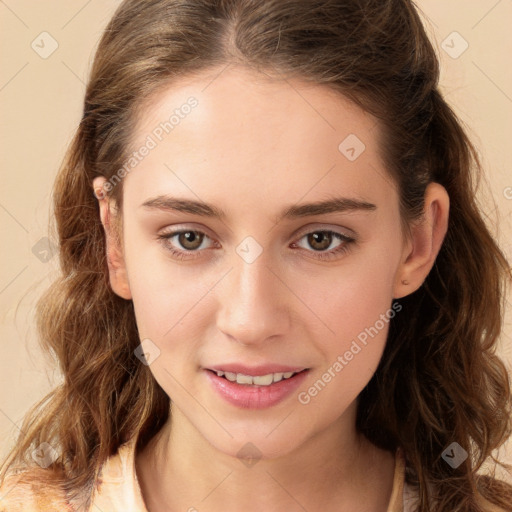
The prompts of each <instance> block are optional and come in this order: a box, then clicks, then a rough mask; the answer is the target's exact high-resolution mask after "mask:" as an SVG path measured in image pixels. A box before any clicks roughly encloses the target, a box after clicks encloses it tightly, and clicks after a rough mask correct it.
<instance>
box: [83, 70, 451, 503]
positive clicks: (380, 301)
mask: <svg viewBox="0 0 512 512" xmlns="http://www.w3.org/2000/svg"><path fill="white" fill-rule="evenodd" d="M189 96H194V97H195V98H197V100H198V102H199V104H198V106H197V107H196V108H195V109H194V110H193V111H192V112H191V113H190V114H189V115H188V116H187V117H186V118H185V119H183V120H181V122H180V124H179V125H178V126H177V127H176V128H175V129H174V130H173V131H172V132H171V133H169V134H168V135H166V137H165V138H164V139H163V140H162V141H161V142H160V143H159V144H158V145H157V147H155V148H154V149H152V150H151V152H150V154H149V155H147V156H146V157H145V158H144V159H143V160H142V161H141V162H140V163H138V165H137V166H136V167H135V168H134V169H133V170H132V171H131V172H130V173H129V174H128V175H127V176H126V177H125V178H124V184H123V186H124V189H123V201H124V203H123V208H122V236H121V237H120V240H118V239H117V238H116V236H115V230H114V222H113V220H115V217H116V215H117V216H119V215H121V212H119V211H118V210H116V208H115V205H113V204H112V203H111V200H109V199H108V198H106V197H104V198H101V199H99V205H100V215H101V220H102V222H103V225H104V227H105V232H106V237H107V251H108V261H109V273H110V283H111V286H112V289H113V290H114V292H115V293H117V294H118V295H119V296H121V297H123V298H125V299H127V300H133V303H134V308H135V314H136V319H137V324H138V327H139V331H140V335H141V340H142V339H145V338H149V339H151V340H152V342H153V343H154V344H155V345H156V346H158V348H159V350H160V355H159V356H158V357H157V358H156V359H155V360H154V361H153V362H152V363H151V365H150V366H149V368H150V370H151V372H152V373H153V375H154V377H155V379H156V380H157V382H158V383H159V384H160V386H161V387H162V388H163V389H164V390H165V392H166V393H167V394H168V395H169V396H170V397H171V399H172V407H171V417H172V420H171V421H169V422H168V423H167V424H166V425H165V427H164V428H163V429H162V430H161V431H160V432H159V433H158V435H157V436H155V437H154V438H153V440H152V441H151V442H150V444H149V445H148V446H147V447H146V448H145V449H144V450H143V451H142V452H141V453H140V454H137V456H136V467H137V474H138V477H139V480H140V484H141V488H142V491H143V495H144V499H145V501H146V504H147V508H148V510H149V511H150V512H160V511H175V510H194V509H193V508H192V507H195V508H196V509H197V510H200V511H202V510H208V511H212V512H213V511H221V510H222V511H224V512H225V511H233V512H234V511H239V510H246V511H261V510H267V511H281V510H289V511H299V510H304V509H306V510H325V511H334V510H336V511H338V512H339V511H352V512H357V511H363V510H372V511H376V512H378V511H383V512H384V511H386V509H387V506H388V503H389V499H390V494H391V489H392V481H393V472H394V455H393V454H391V453H388V452H385V451H382V450H380V449H377V448H376V447H375V446H373V445H372V444H371V443H370V442H368V441H367V440H366V439H365V438H364V437H363V436H361V435H360V434H359V433H358V432H357V431H356V428H355V417H356V407H357V396H358V395H359V393H360V392H361V390H362V389H363V388H364V386H365V385H366V384H367V382H368V381H369V380H370V378H371V376H372V375H373V373H374V372H375V370H376V368H377V365H378V363H379V360H380V358H381V356H382V352H383V349H384V345H385V341H386V336H387V331H388V324H387V323H386V324H385V327H384V328H382V329H381V330H380V331H379V332H378V334H377V335H376V336H374V337H373V338H371V341H370V342H369V343H368V344H367V345H366V346H365V347H364V348H363V349H362V350H361V351H360V352H359V353H358V354H357V356H355V357H354V358H353V359H352V360H351V361H349V362H348V364H347V365H346V366H345V367H344V368H343V370H342V371H341V372H339V373H338V374H337V375H336V377H335V378H333V379H332V380H331V381H330V382H329V383H328V385H327V386H325V388H324V389H323V390H322V391H321V392H320V393H318V394H317V395H316V396H315V397H314V398H312V399H311V400H310V401H309V403H308V404H307V405H303V404H301V403H299V401H298V399H297V393H295V392H294V393H292V395H291V396H290V397H288V398H286V399H285V400H284V401H282V402H280V403H279V404H277V405H274V406H272V407H269V408H266V409H261V410H247V409H242V408H238V407H236V406H234V405H231V404H229V403H227V402H226V401H224V399H223V398H222V397H220V396H219V395H218V394H217V393H216V392H215V391H214V390H213V389H212V387H211V386H210V385H209V382H208V380H207V379H206V377H205V372H204V370H203V368H205V367H209V366H211V365H214V364H219V363H226V362H230V363H231V362H240V363H246V364H249V365H256V364H262V363H265V362H274V363H280V364H288V365H293V366H295V365H297V366H303V367H307V368H310V372H309V374H308V376H307V379H306V381H305V383H304V384H303V385H301V387H300V389H299V391H305V390H306V391H307V389H308V388H309V387H310V386H312V385H313V384H314V382H316V381H317V380H318V379H319V378H321V377H322V375H323V374H324V373H325V372H326V371H327V369H328V368H329V367H332V365H333V363H334V362H335V361H336V360H337V357H338V356H339V355H341V354H344V353H345V352H346V351H347V350H348V349H349V348H350V345H351V342H352V341H353V340H354V339H356V337H357V335H358V334H359V333H361V332H362V331H364V329H365V328H368V327H370V326H374V325H375V323H376V321H377V320H379V318H381V316H380V315H382V314H384V313H385V312H386V311H388V310H389V309H390V307H391V304H392V299H393V298H399V297H403V296H405V295H408V294H410V293H412V292H413V291H415V290H416V289H418V288H419V287H420V286H421V284H422V283H423V281H424V280H425V278H426V276H427V274H428V273H429V271H430V269H431V268H432V265H433V263H434V260H435V257H436V256H437V253H438V251H439V249H440V246H441V243H442V240H443V238H444V236H445V234H446V230H447V222H448V210H449V199H448V195H447V193H446V191H445V189H444V188H443V187H441V186H440V185H438V184H435V183H433V184H431V185H429V187H428V189H427V191H426V194H425V206H424V217H423V219H422V220H421V221H419V222H417V223H415V224H414V225H413V226H412V228H411V235H410V236H407V237H406V236H404V234H403V233H402V230H401V224H400V214H399V207H398V205H399V201H398V195H397V191H396V187H395V184H394V183H393V181H392V180H391V178H390V177H389V174H388V173H387V171H386V170H385V168H384V166H383V163H382V159H381V157H380V154H379V147H378V140H379V126H378V124H377V123H376V120H375V119H374V118H372V117H371V116H370V115H369V114H367V113H366V112H364V111H362V110H361V109H359V108H358V107H356V106H355V105H354V104H352V103H351V102H350V101H348V100H347V99H346V98H344V97H343V96H340V95H339V94H335V93H333V92H332V91H329V90H328V89H326V88H325V87H322V86H319V85H314V84H313V85H312V84H306V83H304V82H301V81H300V80H298V79H294V80H288V81H276V80H274V81H270V80H268V79H267V78H266V77H265V76H263V75H261V74H258V75H256V74H255V73H254V72H252V71H249V70H247V69H245V68H241V67H235V66H231V67H230V68H228V69H226V70H224V71H223V72H222V73H221V74H220V75H219V70H215V72H209V73H203V74H201V75H198V76H196V77H194V79H189V80H188V81H185V80H182V81H181V82H174V83H173V84H172V86H169V87H168V88H166V89H165V90H163V91H160V92H159V94H158V95H157V96H154V97H152V98H150V100H148V103H147V105H146V107H145V108H144V109H143V111H142V112H143V115H142V116H140V118H139V119H138V122H137V124H136V126H135V129H134V137H133V141H132V142H133V148H138V147H140V146H141V145H142V144H143V143H144V140H145V139H146V137H147V135H148V134H150V133H151V131H152V130H153V129H154V128H155V126H158V125H159V123H160V122H161V121H162V120H163V119H166V118H168V116H169V113H171V112H172V111H173V110H174V109H175V108H177V107H179V106H180V105H182V104H183V103H184V102H185V101H186V99H187V98H188V97H189ZM349 134H356V135H357V137H358V138H359V139H360V140H361V141H363V142H364V144H365V146H366V149H365V150H364V152H363V153H361V154H360V156H359V157H358V158H357V159H356V160H354V161H350V160H348V159H347V158H346V157H345V156H344V154H342V153H341V152H340V151H339V149H338V146H339V144H340V143H341V142H342V141H343V140H344V139H345V138H346V137H347V136H348V135H349ZM104 183H105V180H104V178H97V179H95V180H94V183H93V186H94V188H95V189H99V188H101V187H102V185H103V184H104ZM165 194H169V195H173V196H174V197H179V198H182V199H185V198H186V199H191V200H198V198H200V199H201V200H203V201H205V202H207V203H210V204H212V205H215V206H216V207H218V208H222V209H223V210H224V211H225V213H226V217H225V218H224V219H222V220H220V219H215V218H209V217H204V216H200V215H197V214H191V213H184V212H175V211H170V210H168V211H164V210H154V209H153V210H149V209H147V208H144V207H143V206H141V205H142V203H144V202H145V201H146V200H148V199H150V198H153V197H155V196H159V195H165ZM335 196H343V197H348V198H356V199H358V200H363V201H366V202H369V203H372V204H374V205H375V206H376V208H375V209H374V210H352V211H344V212H331V213H322V214H317V215H313V216H307V217H298V218H293V219H283V220H280V221H278V222H276V220H275V219H276V218H277V216H278V215H279V214H280V212H282V211H283V209H285V208H286V207H289V206H291V205H295V204H302V203H306V202H307V203H310V202H318V201H325V200H326V199H331V198H333V197H335ZM171 229H174V230H179V229H184V230H187V229H188V230H197V231H201V232H204V233H205V234H206V235H207V236H206V237H205V238H204V241H203V243H202V244H201V246H200V248H199V250H197V249H196V252H195V253H193V254H192V256H193V255H194V254H195V255H196V257H195V258H194V257H190V254H191V252H189V253H188V255H187V257H186V259H183V260H179V259H177V258H175V257H174V256H172V255H171V253H170V252H169V247H173V248H174V249H176V250H181V251H184V252H185V251H186V249H185V248H184V247H183V246H182V245H180V242H179V239H178V237H177V236H176V237H174V238H173V239H172V240H167V242H162V241H160V240H159V239H158V235H159V234H161V233H163V232H169V231H171ZM322 230H323V231H326V230H332V231H336V232H338V233H342V234H346V235H349V236H352V237H353V238H354V239H355V241H353V242H350V243H347V242H344V241H341V242H340V241H339V240H338V239H337V238H335V237H334V238H332V242H331V243H330V245H328V247H327V248H326V249H322V250H323V252H324V253H325V252H329V251H333V250H335V249H336V248H337V247H338V248H339V247H340V245H341V246H343V247H344V249H345V250H344V251H343V252H340V253H338V254H337V255H336V254H335V255H334V256H333V257H332V258H331V259H320V257H319V252H320V251H318V250H315V248H316V247H317V246H313V247H312V246H311V245H310V244H309V243H308V241H310V238H308V236H307V234H308V233H315V232H316V233H318V231H322ZM247 236H251V237H253V238H254V239H255V240H256V241H257V243H258V244H259V246H260V247H261V249H262V253H261V254H260V256H259V257H258V258H256V260H255V261H253V262H252V263H247V262H246V261H244V259H242V258H241V257H240V256H239V254H238V253H237V252H236V248H237V246H238V245H239V244H240V243H241V242H242V240H244V239H245V237H247ZM182 242H183V240H182ZM166 244H167V245H166ZM189 247H190V246H189ZM397 314H399V313H397ZM248 442H251V443H252V444H253V445H254V446H255V447H257V449H258V450H259V452H260V454H261V459H260V460H259V461H258V462H257V463H256V464H255V465H253V466H252V467H246V466H245V465H244V464H242V463H241V461H240V459H239V458H238V457H237V453H238V451H239V450H240V449H241V448H242V447H243V446H244V445H245V444H246V443H248Z"/></svg>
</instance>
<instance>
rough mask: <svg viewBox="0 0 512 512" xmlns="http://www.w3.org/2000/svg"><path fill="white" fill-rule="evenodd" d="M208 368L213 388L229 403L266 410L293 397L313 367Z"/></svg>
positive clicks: (230, 366)
mask: <svg viewBox="0 0 512 512" xmlns="http://www.w3.org/2000/svg"><path fill="white" fill-rule="evenodd" d="M204 370H206V371H205V374H206V376H207V377H208V381H209V383H210V385H211V386H212V388H213V390H214V391H215V392H216V393H218V395H220V396H221V397H222V398H223V399H224V400H226V401H227V402H228V403H230V404H232V405H234V406H236V407H239V408H243V409H264V408H268V407H272V406H274V405H277V404H278V403H280V402H282V401H284V400H285V399H287V398H289V397H291V396H292V395H293V393H294V392H296V391H297V389H298V388H299V387H300V386H301V385H302V384H303V383H304V381H305V379H306V378H307V374H308V373H309V371H310V368H303V367H302V368H292V367H283V366H275V365H272V366H265V367H259V368H249V367H241V366H240V365H236V366H235V365H225V366H224V367H223V368H221V367H219V368H204Z"/></svg>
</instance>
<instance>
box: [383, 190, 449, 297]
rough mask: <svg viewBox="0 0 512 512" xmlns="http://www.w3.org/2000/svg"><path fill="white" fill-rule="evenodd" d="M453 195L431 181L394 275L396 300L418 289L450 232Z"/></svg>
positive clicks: (394, 295)
mask: <svg viewBox="0 0 512 512" xmlns="http://www.w3.org/2000/svg"><path fill="white" fill-rule="evenodd" d="M449 209H450V198H449V196H448V193H447V192H446V189H445V188H444V187H443V186H442V185H440V184H439V183H430V184H429V185H428V186H427V189H426V191H425V199H424V210H423V212H424V213H423V217H422V218H421V219H420V220H419V221H418V222H416V223H415V224H414V225H413V226H411V236H410V240H408V243H407V244H405V247H404V251H403V254H402V262H401V264H400V266H399V268H398V271H397V273H396V278H395V286H394V294H393V297H394V298H395V299H399V298H401V297H405V296H406V295H409V294H411V293H413V292H415V291H416V290H417V289H418V288H420V286H421V285H422V284H423V282H424V281H425V279H426V278H427V276H428V274H429V272H430V270H431V269H432V267H433V266H434V263H435V260H436V258H437V255H438V254H439V251H440V249H441V246H442V244H443V240H444V238H445V236H446V233H447V231H448V218H449Z"/></svg>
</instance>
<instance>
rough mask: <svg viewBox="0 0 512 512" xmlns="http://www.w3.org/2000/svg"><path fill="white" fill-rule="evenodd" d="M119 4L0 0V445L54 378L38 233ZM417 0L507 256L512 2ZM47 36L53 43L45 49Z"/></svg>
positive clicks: (45, 267)
mask: <svg viewBox="0 0 512 512" xmlns="http://www.w3.org/2000/svg"><path fill="white" fill-rule="evenodd" d="M119 3H120V2H119V0H101V1H100V0H88V1H87V0H72V1H71V0H66V1H64V0H46V1H45V2H36V1H35V0H4V1H3V0H0V47H1V48H3V52H2V55H1V60H2V62H1V66H0V108H1V122H0V130H1V131H0V141H1V142H0V144H1V156H0V158H1V170H2V172H1V178H0V179H1V186H0V229H1V237H2V247H3V249H2V253H1V265H0V343H1V353H2V357H1V359H0V439H1V441H0V456H2V455H3V454H5V453H6V450H7V449H8V447H9V446H10V445H11V444H12V443H13V441H14V438H15V435H16V434H17V432H18V429H19V426H20V425H21V420H22V417H23V415H24V413H25V411H26V410H27V409H28V407H29V406H30V405H31V404H32V403H34V402H35V401H36V400H38V399H39V398H41V397H42V396H43V395H44V394H45V393H46V392H47V391H48V390H50V389H51V388H52V387H53V386H54V385H55V384H56V383H57V382H58V381H59V375H58V374H57V372H56V371H55V368H54V367H52V366H51V365H49V364H46V363H45V362H44V360H43V356H42V354H41V352H40V351H39V349H38V346H37V339H36V336H35V332H34V320H33V307H34V303H35V301H36V299H37V297H38V296H39V295H40V293H41V292H42V291H43V290H44V288H45V287H46V286H47V285H48V283H49V282H50V280H51V278H52V275H55V272H56V270H57V264H58V258H57V257H56V256H55V257H53V256H54V254H53V253H52V248H51V242H50V243H49V242H48V240H47V239H46V238H45V237H47V236H48V229H47V226H48V215H49V208H50V203H49V200H50V192H51V187H52V182H53V179H54V177H55V175H56V172H57V168H58V166H59V163H60V161H61V158H62V156H63V153H64V150H65V148H66V146H67V144H68V143H69V141H70V139H71V136H72V133H73V131H74V129H75V127H76V125H77V123H78V122H79V120H80V117H81V109H82V101H83V94H84V91H85V86H84V82H85V79H86V76H87V72H88V69H89V66H90V63H91V60H92V56H93V51H94V49H95V46H96V44H97V41H98V39H99V36H100V34H101V31H102V29H103V27H104V26H105V24H106V23H107V21H108V19H109V18H110V16H111V14H112V13H113V11H114V9H115V8H116V7H117V5H119ZM417 4H418V5H419V7H420V9H421V10H422V11H423V13H424V18H425V21H426V23H427V29H428V32H429V34H430V35H431V36H432V38H433V39H434V40H435V44H436V47H437V48H438V53H439V56H440V59H441V63H442V77H441V84H442V89H443V91H444V93H445V95H446V97H447V99H448V101H449V102H450V103H451V104H452V105H453V106H454V108H455V110H456V112H457V113H458V114H459V116H460V117H461V119H462V120H463V121H464V122H465V124H466V125H467V128H468V130H469V132H470V134H471V135H472V137H473V139H474V141H475V142H476V144H477V146H478V147H479V148H480V151H481V154H482V158H483V164H484V167H485V169H486V172H487V178H488V183H487V184H484V186H483V192H484V193H483V195H482V197H483V200H484V201H485V205H486V206H485V209H486V214H487V215H489V219H490V225H491V227H492V229H493V231H494V232H495V233H496V236H498V237H499V239H500V240H501V242H502V245H503V248H504V249H505V251H506V253H507V255H508V256H509V258H511V259H512V244H511V240H512V236H511V235H512V172H511V164H510V162H511V156H512V155H511V153H512V140H511V137H512V124H511V114H512V67H511V66H510V54H511V52H512V37H511V32H512V31H511V30H510V20H511V19H512V2H510V1H509V0H500V1H497V0H477V1H472V2H461V1H460V0H443V1H442V2H441V1H439V0H437V1H434V0H419V1H418V2H417ZM462 5H463V7H462ZM42 32H47V33H48V34H50V36H48V35H40V34H41V33H42ZM453 32H457V33H458V34H460V35H457V34H453ZM41 40H43V42H41ZM53 40H54V41H55V42H54V41H53ZM443 41H445V42H444V43H443ZM52 44H53V45H55V44H58V48H57V49H56V50H55V51H54V53H52V54H51V55H49V56H47V58H42V57H41V56H40V54H42V55H43V56H46V55H44V52H48V51H49V50H51V49H52ZM466 44H467V45H468V47H467V49H466V50H465V51H464V52H463V53H461V52H462V50H463V49H464V48H465V46H466ZM32 45H33V46H34V49H33V48H32ZM37 52H39V53H37ZM459 54H460V55H459ZM510 318H511V315H510V308H509V312H508V315H507V318H506V331H505V333H504V336H503V339H502V346H501V349H500V350H501V351H502V353H503V354H504V356H505V357H506V359H507V360H508V363H509V364H510V365H511V366H512V342H511V335H512V328H511V325H510ZM511 444H512V443H511ZM510 452H512V447H511V449H510ZM508 458H509V460H510V462H512V453H509V455H508Z"/></svg>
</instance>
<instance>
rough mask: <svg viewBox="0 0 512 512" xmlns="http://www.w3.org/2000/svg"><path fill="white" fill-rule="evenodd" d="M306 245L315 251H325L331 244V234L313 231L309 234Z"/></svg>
mask: <svg viewBox="0 0 512 512" xmlns="http://www.w3.org/2000/svg"><path fill="white" fill-rule="evenodd" d="M307 237H308V244H309V246H310V247H311V248H312V249H314V250H315V251H325V249H327V248H328V247H329V246H330V245H331V243H332V239H333V237H332V233H330V232H329V231H315V232H314V233H309V234H308V235H307Z"/></svg>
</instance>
